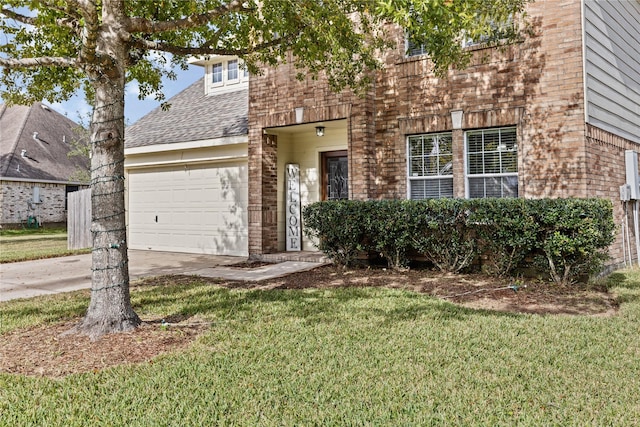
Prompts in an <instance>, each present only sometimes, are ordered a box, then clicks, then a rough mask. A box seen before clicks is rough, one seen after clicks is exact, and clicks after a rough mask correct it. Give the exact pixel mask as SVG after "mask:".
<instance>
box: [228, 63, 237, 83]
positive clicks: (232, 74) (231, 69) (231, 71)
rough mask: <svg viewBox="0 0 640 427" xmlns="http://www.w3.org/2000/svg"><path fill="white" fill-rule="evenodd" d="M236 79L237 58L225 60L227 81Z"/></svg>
mask: <svg viewBox="0 0 640 427" xmlns="http://www.w3.org/2000/svg"><path fill="white" fill-rule="evenodd" d="M235 80H238V60H237V59H234V60H231V61H229V62H227V81H229V82H231V81H235Z"/></svg>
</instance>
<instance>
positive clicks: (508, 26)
mask: <svg viewBox="0 0 640 427" xmlns="http://www.w3.org/2000/svg"><path fill="white" fill-rule="evenodd" d="M489 25H490V27H491V29H490V31H489V32H488V33H487V34H483V35H481V36H479V37H476V38H470V37H467V36H465V35H462V34H461V35H460V37H459V40H460V43H461V44H462V47H474V46H482V45H486V44H491V45H494V44H497V43H498V42H500V41H501V40H505V39H508V38H510V37H513V36H514V34H515V31H516V28H515V24H514V19H513V16H509V18H508V20H507V21H505V22H494V21H491V23H490V24H489ZM405 53H406V56H407V57H411V56H419V55H426V54H427V53H428V52H427V49H426V48H425V45H424V44H419V43H416V42H414V41H412V40H411V38H410V37H409V34H405Z"/></svg>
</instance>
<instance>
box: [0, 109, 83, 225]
mask: <svg viewBox="0 0 640 427" xmlns="http://www.w3.org/2000/svg"><path fill="white" fill-rule="evenodd" d="M79 128H80V126H79V125H78V124H77V123H75V122H73V121H72V120H70V119H68V118H67V117H65V116H63V115H62V114H60V113H57V112H56V111H54V110H52V109H51V108H50V107H48V106H47V105H45V104H42V103H36V104H33V105H32V106H22V105H15V106H12V107H7V106H6V105H5V104H0V184H1V186H2V191H1V193H0V223H1V224H2V225H10V226H11V225H13V226H15V225H19V224H22V225H28V226H36V225H37V224H44V223H64V224H66V220H67V216H66V214H67V206H66V204H67V194H68V193H70V192H73V191H77V190H79V189H82V188H86V187H88V183H87V182H78V181H77V180H76V179H74V178H73V176H77V175H78V173H79V172H81V171H85V172H87V171H88V170H89V159H88V158H86V157H83V156H72V157H70V156H68V153H69V151H70V150H71V149H72V147H71V145H70V144H71V142H72V141H75V140H78V139H79V138H82V132H79Z"/></svg>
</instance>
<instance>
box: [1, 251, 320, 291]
mask: <svg viewBox="0 0 640 427" xmlns="http://www.w3.org/2000/svg"><path fill="white" fill-rule="evenodd" d="M242 261H246V258H244V257H232V256H217V255H196V254H184V253H173V252H155V251H136V250H129V276H130V280H131V281H134V280H136V279H139V278H142V277H151V276H160V275H166V274H187V275H197V276H203V277H219V278H222V279H229V280H246V281H258V280H266V279H271V278H275V277H281V276H284V275H287V274H291V273H295V272H299V271H306V270H310V269H312V268H315V267H318V266H320V265H322V261H320V262H317V261H316V262H311V261H293V260H289V261H284V262H279V263H277V264H272V265H267V266H263V267H258V268H253V269H248V268H231V267H229V265H231V264H236V263H239V262H242ZM90 287H91V254H86V255H75V256H69V257H60V258H49V259H42V260H36V261H25V262H16V263H8V264H0V302H1V301H8V300H11V299H17V298H30V297H33V296H37V295H47V294H56V293H62V292H69V291H74V290H78V289H88V288H90Z"/></svg>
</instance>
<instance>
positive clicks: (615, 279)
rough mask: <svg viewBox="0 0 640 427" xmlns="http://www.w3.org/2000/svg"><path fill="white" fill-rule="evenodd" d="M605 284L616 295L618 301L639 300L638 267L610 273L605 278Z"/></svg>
mask: <svg viewBox="0 0 640 427" xmlns="http://www.w3.org/2000/svg"><path fill="white" fill-rule="evenodd" d="M606 286H607V288H608V289H610V290H613V291H614V292H615V293H616V294H617V295H618V302H619V303H635V302H640V269H638V268H636V269H630V270H625V271H624V272H614V273H611V274H610V275H609V276H607V278H606Z"/></svg>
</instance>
